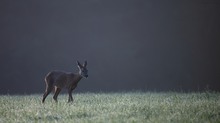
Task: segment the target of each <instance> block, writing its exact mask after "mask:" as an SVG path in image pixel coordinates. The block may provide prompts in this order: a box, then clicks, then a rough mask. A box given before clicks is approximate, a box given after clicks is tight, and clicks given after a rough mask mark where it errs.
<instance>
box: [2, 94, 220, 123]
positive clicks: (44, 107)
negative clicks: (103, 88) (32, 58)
mask: <svg viewBox="0 0 220 123" xmlns="http://www.w3.org/2000/svg"><path fill="white" fill-rule="evenodd" d="M41 99H42V95H26V96H10V95H7V96H0V104H1V105H0V122H1V123H3V122H4V123H7V122H11V123H14V122H17V123H24V122H27V123H29V122H59V123H60V122H61V123H62V122H63V123H68V122H71V123H72V122H74V123H75V122H77V123H78V122H83V123H93V122H94V123H119V122H120V123H123V122H126V123H136V122H137V123H143V122H144V123H145V122H153V123H172V122H173V123H188V122H191V123H204V122H210V123H219V122H220V93H216V92H215V93H212V92H204V93H175V92H169V93H155V92H154V93H151V92H127V93H125V92H123V93H79V94H74V102H73V103H67V95H59V97H58V103H55V102H54V100H53V99H52V95H50V96H49V97H48V98H47V99H46V100H45V104H42V103H41Z"/></svg>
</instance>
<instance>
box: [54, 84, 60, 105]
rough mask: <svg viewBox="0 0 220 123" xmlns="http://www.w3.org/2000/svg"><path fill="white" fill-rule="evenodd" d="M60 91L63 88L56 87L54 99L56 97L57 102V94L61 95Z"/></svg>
mask: <svg viewBox="0 0 220 123" xmlns="http://www.w3.org/2000/svg"><path fill="white" fill-rule="evenodd" d="M60 91H61V88H57V87H55V94H54V96H53V99H54V100H55V101H56V102H57V96H58V95H59V93H60Z"/></svg>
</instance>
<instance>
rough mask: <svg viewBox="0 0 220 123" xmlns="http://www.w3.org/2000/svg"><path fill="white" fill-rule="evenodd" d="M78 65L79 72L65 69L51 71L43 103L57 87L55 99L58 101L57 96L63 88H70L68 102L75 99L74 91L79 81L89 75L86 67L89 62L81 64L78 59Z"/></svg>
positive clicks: (47, 76) (46, 78)
mask: <svg viewBox="0 0 220 123" xmlns="http://www.w3.org/2000/svg"><path fill="white" fill-rule="evenodd" d="M77 65H78V68H79V72H78V73H68V72H64V71H51V72H49V73H48V74H47V75H46V77H45V83H46V90H45V93H44V95H43V99H42V103H44V101H45V99H46V97H47V96H48V95H49V94H50V92H51V91H52V90H53V89H55V93H54V96H53V99H54V100H55V101H56V102H57V96H58V95H59V93H60V91H61V90H62V89H63V88H66V89H67V90H68V94H69V99H68V102H72V101H73V97H72V91H73V90H74V89H75V88H76V87H77V84H78V82H79V81H80V80H81V79H82V78H83V77H86V78H87V77H88V70H87V68H86V66H87V62H86V61H85V63H84V64H83V65H81V64H80V63H79V62H78V61H77Z"/></svg>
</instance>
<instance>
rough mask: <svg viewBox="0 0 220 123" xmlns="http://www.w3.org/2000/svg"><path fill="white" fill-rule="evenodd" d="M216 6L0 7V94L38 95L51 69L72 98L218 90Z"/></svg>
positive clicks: (138, 2)
mask: <svg viewBox="0 0 220 123" xmlns="http://www.w3.org/2000/svg"><path fill="white" fill-rule="evenodd" d="M219 15H220V2H219V1H218V0H189V1H185V0H182V1H176V0H168V1H164V0H159V1H154V0H108V1H107V0H71V1H70V0H64V1H59V0H53V1H44V0H37V1H28V0H22V1H12V0H2V1H0V17H1V18H0V59H1V60H0V94H29V93H43V92H44V90H45V82H44V77H45V75H46V74H47V73H48V72H49V71H51V70H63V71H68V72H77V66H76V60H79V61H80V62H84V61H85V60H87V61H88V71H89V77H88V78H87V79H83V80H81V81H80V83H79V84H78V87H77V89H76V90H75V92H100V91H101V92H113V91H133V90H141V91H203V90H206V89H210V90H215V91H219V90H220V84H219V83H220V64H219V63H220V48H219V46H220V34H219V32H220V16H219Z"/></svg>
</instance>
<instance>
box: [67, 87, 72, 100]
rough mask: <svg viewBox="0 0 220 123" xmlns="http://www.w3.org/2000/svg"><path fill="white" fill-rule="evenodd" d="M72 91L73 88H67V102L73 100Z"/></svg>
mask: <svg viewBox="0 0 220 123" xmlns="http://www.w3.org/2000/svg"><path fill="white" fill-rule="evenodd" d="M72 91H73V89H69V90H68V93H69V99H68V102H72V101H73V96H72Z"/></svg>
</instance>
